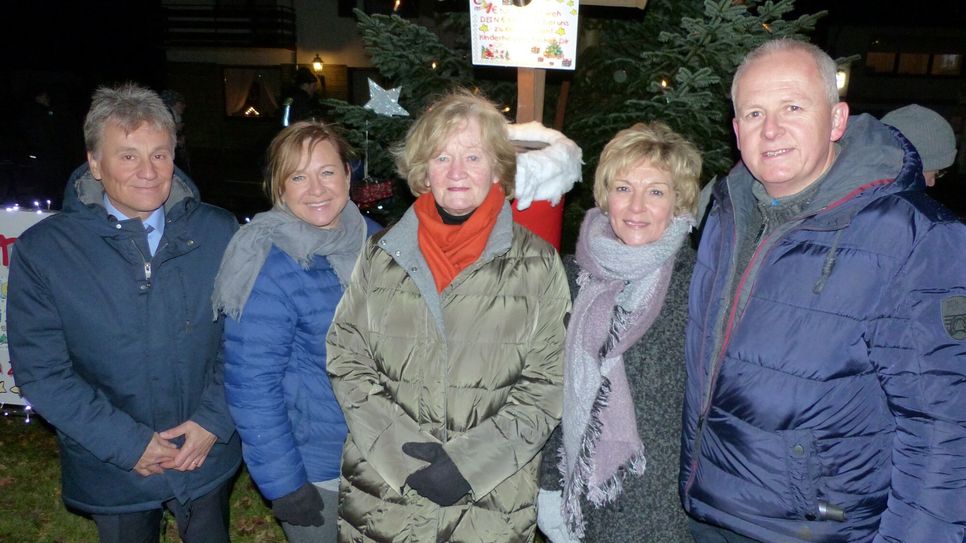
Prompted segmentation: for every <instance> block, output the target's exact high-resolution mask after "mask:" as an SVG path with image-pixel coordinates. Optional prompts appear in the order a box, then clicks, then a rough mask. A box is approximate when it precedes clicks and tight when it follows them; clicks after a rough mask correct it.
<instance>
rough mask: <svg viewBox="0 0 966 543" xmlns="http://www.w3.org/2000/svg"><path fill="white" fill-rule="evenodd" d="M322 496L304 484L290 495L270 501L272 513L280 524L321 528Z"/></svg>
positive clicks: (308, 484)
mask: <svg viewBox="0 0 966 543" xmlns="http://www.w3.org/2000/svg"><path fill="white" fill-rule="evenodd" d="M322 509H325V504H324V503H322V496H320V495H319V491H318V490H317V489H316V488H315V485H313V484H312V483H305V484H304V485H302V486H301V487H300V488H299V489H298V490H296V491H295V492H292V493H291V494H288V495H285V496H282V497H281V498H278V499H277V500H272V513H274V514H275V518H277V519H278V520H280V521H282V522H287V523H289V524H294V525H295V526H322V524H324V523H325V521H324V520H322Z"/></svg>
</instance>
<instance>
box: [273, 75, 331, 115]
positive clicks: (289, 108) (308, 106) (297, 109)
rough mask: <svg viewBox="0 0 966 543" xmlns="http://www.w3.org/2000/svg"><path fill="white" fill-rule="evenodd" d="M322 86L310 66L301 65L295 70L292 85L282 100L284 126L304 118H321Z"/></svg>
mask: <svg viewBox="0 0 966 543" xmlns="http://www.w3.org/2000/svg"><path fill="white" fill-rule="evenodd" d="M320 88H321V85H320V83H319V78H318V77H316V76H315V74H313V73H312V71H311V70H309V69H308V68H306V67H304V66H301V67H299V68H298V69H297V70H296V71H295V79H294V80H293V85H292V87H291V88H290V89H289V90H288V92H287V93H286V95H285V96H284V98H283V100H282V104H283V110H282V126H289V125H291V124H292V123H295V122H298V121H303V120H311V119H317V120H321V118H322V107H321V104H320V103H319V98H318V93H319V89H320Z"/></svg>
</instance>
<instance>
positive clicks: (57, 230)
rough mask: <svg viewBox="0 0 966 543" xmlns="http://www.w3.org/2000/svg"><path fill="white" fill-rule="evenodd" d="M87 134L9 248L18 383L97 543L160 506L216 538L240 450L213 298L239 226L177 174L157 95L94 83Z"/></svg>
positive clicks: (201, 539) (151, 526)
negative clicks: (41, 212)
mask: <svg viewBox="0 0 966 543" xmlns="http://www.w3.org/2000/svg"><path fill="white" fill-rule="evenodd" d="M84 139H85V142H86V145H87V152H88V154H87V165H85V166H82V167H81V168H78V169H77V171H75V172H74V174H73V176H72V177H71V179H70V180H69V181H68V184H67V191H66V194H65V200H64V209H63V211H62V212H61V213H57V214H55V215H53V216H51V217H48V218H47V219H44V220H43V221H41V222H40V223H38V224H37V225H35V226H33V227H31V228H29V229H28V230H27V231H26V232H24V233H23V234H22V235H21V236H20V238H19V239H18V240H17V244H16V248H15V249H14V251H13V257H12V261H11V264H10V286H9V290H8V298H7V310H8V319H7V324H8V327H9V330H8V332H9V336H8V337H9V347H10V358H11V364H12V366H13V368H14V371H15V372H16V375H17V384H18V385H19V386H20V388H21V389H22V391H23V394H24V397H25V398H26V399H27V400H28V401H29V402H30V404H31V405H32V406H33V408H34V409H35V410H36V411H37V413H39V414H40V415H41V416H42V417H43V418H44V419H46V420H47V421H48V422H50V424H52V425H53V426H54V428H56V429H57V438H58V441H59V443H60V460H61V471H62V474H61V480H62V484H63V500H64V502H65V503H66V504H67V505H68V506H69V507H71V508H74V509H77V510H80V511H82V512H84V513H88V514H90V515H91V518H92V519H93V520H94V523H95V524H96V525H97V531H98V534H99V536H100V540H101V541H102V542H104V543H108V542H116V543H128V542H157V541H158V539H159V535H160V531H161V525H162V515H163V512H164V510H165V509H167V510H169V511H171V512H172V514H173V515H174V518H175V521H176V522H177V526H178V533H179V534H180V536H181V538H182V540H184V541H185V542H187V543H212V542H227V541H228V540H229V533H228V526H229V521H228V520H229V519H228V517H229V509H228V497H229V494H230V491H231V482H232V477H233V476H234V475H235V473H236V471H237V469H238V467H239V465H240V464H241V447H240V441H239V439H238V435H237V433H236V432H235V426H234V423H232V420H231V416H230V415H229V413H228V406H227V404H226V403H225V393H224V386H223V383H222V377H223V363H222V359H221V356H220V353H219V351H220V348H219V347H220V344H221V334H222V328H223V321H222V320H212V318H211V294H212V286H213V284H214V281H215V274H216V272H217V271H218V265H219V263H220V262H221V257H222V254H223V253H224V251H225V247H226V246H227V245H228V242H229V240H230V239H231V237H232V235H233V234H234V233H235V231H236V230H237V228H238V223H237V222H236V221H235V218H234V217H233V216H232V215H231V214H230V213H228V212H227V211H225V210H223V209H219V208H216V207H213V206H209V205H207V204H204V203H202V202H200V201H199V199H198V190H197V188H196V187H195V185H194V184H193V183H192V182H191V180H190V179H188V178H187V177H184V176H182V175H180V174H176V173H175V169H174V162H173V159H174V147H175V127H174V121H173V119H172V118H171V115H170V113H168V111H167V109H166V108H165V106H164V103H163V102H162V101H161V98H160V97H159V96H158V95H157V94H156V93H155V92H154V91H152V90H149V89H146V88H144V87H140V86H138V85H134V84H124V85H121V86H118V87H101V88H99V89H97V91H96V92H95V93H94V97H93V101H92V103H91V108H90V111H89V112H88V114H87V118H86V120H85V122H84Z"/></svg>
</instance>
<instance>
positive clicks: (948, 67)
mask: <svg viewBox="0 0 966 543" xmlns="http://www.w3.org/2000/svg"><path fill="white" fill-rule="evenodd" d="M962 69H963V55H958V54H941V55H933V56H932V70H931V71H930V73H931V74H932V75H959V74H960V72H961V71H962Z"/></svg>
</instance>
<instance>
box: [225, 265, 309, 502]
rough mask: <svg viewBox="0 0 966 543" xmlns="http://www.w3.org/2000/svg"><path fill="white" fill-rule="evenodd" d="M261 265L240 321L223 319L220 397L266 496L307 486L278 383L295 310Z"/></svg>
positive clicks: (288, 353) (286, 358) (293, 327)
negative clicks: (224, 399) (225, 402)
mask: <svg viewBox="0 0 966 543" xmlns="http://www.w3.org/2000/svg"><path fill="white" fill-rule="evenodd" d="M267 267H268V265H267V264H266V266H265V267H263V269H262V272H261V274H260V275H259V277H258V279H257V280H256V282H255V285H254V287H253V289H252V293H251V295H250V296H249V298H248V301H247V302H246V303H245V309H244V311H243V312H242V318H241V319H239V320H235V319H233V318H231V317H226V320H225V338H224V350H225V393H226V397H227V399H228V407H229V409H230V410H231V414H232V417H233V418H234V419H235V424H236V425H237V427H238V433H239V435H240V436H241V438H242V442H243V443H244V445H245V447H244V448H243V452H244V456H245V463H246V465H247V466H248V470H249V472H250V473H251V475H252V479H254V481H255V483H256V484H258V488H259V490H261V492H262V494H263V495H264V496H265V498H267V499H269V500H274V499H277V498H280V497H282V496H285V495H288V494H290V493H292V492H295V491H296V490H298V488H299V487H301V486H302V485H304V484H305V483H306V482H308V475H307V474H306V471H305V466H304V465H303V462H302V456H301V454H299V450H298V446H297V443H296V441H295V434H294V432H293V429H292V424H291V420H290V419H289V416H288V410H287V406H286V402H285V395H284V392H283V387H282V379H284V377H285V372H286V368H287V367H288V364H289V360H290V359H291V356H292V345H293V341H294V338H295V331H296V324H297V323H296V311H295V308H294V306H293V305H292V303H291V302H290V300H289V296H288V295H287V294H286V293H285V291H284V290H283V288H282V286H281V285H279V283H278V282H276V281H275V280H274V277H272V275H271V274H268V273H266V268H267Z"/></svg>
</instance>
